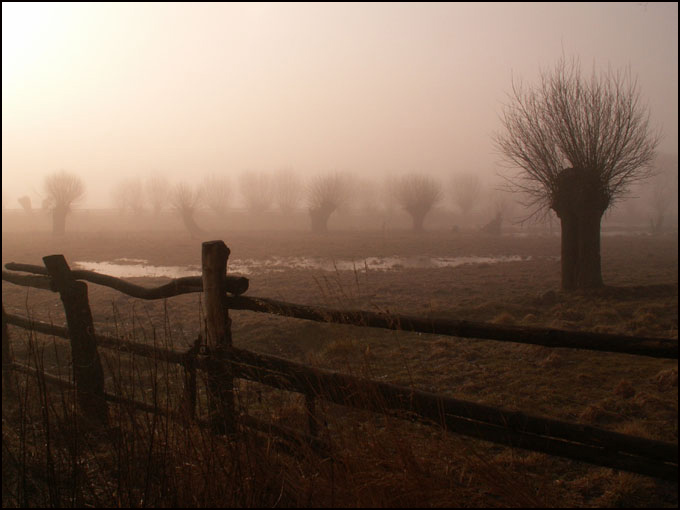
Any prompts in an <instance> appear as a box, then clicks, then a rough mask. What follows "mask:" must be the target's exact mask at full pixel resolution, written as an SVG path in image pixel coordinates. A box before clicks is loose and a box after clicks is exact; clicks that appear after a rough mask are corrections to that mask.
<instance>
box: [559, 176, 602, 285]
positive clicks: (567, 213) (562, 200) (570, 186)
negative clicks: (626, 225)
mask: <svg viewBox="0 0 680 510" xmlns="http://www.w3.org/2000/svg"><path fill="white" fill-rule="evenodd" d="M608 206H609V197H608V195H607V193H606V191H605V190H604V189H603V187H602V186H601V185H600V183H599V181H598V179H597V178H596V176H595V174H594V173H590V172H587V171H583V170H578V169H574V168H567V169H565V170H563V171H562V172H561V173H560V175H559V177H558V184H557V187H556V192H555V197H554V200H553V203H552V208H553V209H554V211H555V212H556V213H557V216H558V217H559V218H560V222H561V227H562V249H561V255H562V289H563V290H575V289H589V288H594V287H601V286H602V285H603V281H602V264H601V258H600V222H601V220H602V215H603V214H604V211H605V210H606V209H607V207H608Z"/></svg>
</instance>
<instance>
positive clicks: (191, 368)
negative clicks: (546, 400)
mask: <svg viewBox="0 0 680 510" xmlns="http://www.w3.org/2000/svg"><path fill="white" fill-rule="evenodd" d="M228 257H229V249H228V248H227V247H226V245H225V244H224V243H223V242H222V241H210V242H206V243H203V247H202V276H200V277H185V278H178V279H175V280H173V281H171V282H170V283H168V284H166V285H163V286H160V287H156V288H152V289H149V288H144V287H141V286H138V285H134V284H132V283H129V282H126V281H124V280H121V279H118V278H114V277H111V276H108V275H102V274H99V273H95V272H92V271H79V270H71V269H70V268H69V266H68V264H67V263H66V260H65V259H64V257H63V256H62V255H53V256H48V257H44V258H43V261H44V263H45V266H44V267H42V266H35V265H28V264H17V263H8V264H6V265H5V267H6V268H7V269H8V270H9V271H5V270H3V271H2V279H3V280H6V281H8V282H12V283H14V284H17V285H23V286H30V287H36V288H40V289H47V290H51V291H53V292H59V294H60V296H61V300H62V302H63V305H64V309H65V313H66V321H67V327H66V328H64V327H57V326H53V325H50V324H46V323H42V322H39V321H33V320H28V319H25V318H22V317H19V316H15V315H10V314H6V313H5V310H4V304H3V314H2V321H3V337H2V342H3V383H4V382H5V381H6V378H7V377H8V376H9V370H10V369H15V370H21V371H24V372H31V371H33V369H31V368H30V367H27V366H25V365H22V364H20V363H15V362H12V361H11V360H10V358H9V343H8V342H9V340H8V332H7V324H12V325H15V326H18V327H21V328H26V329H31V330H34V331H37V332H40V333H45V334H50V335H54V336H57V337H62V338H67V339H70V343H71V350H72V361H73V375H74V382H75V385H76V388H77V389H78V392H77V395H78V404H79V406H80V408H81V410H82V412H83V414H84V415H85V416H88V417H90V418H91V419H92V420H93V421H94V422H95V423H96V422H102V423H106V422H107V420H108V410H107V404H106V402H107V401H112V402H125V403H128V404H131V405H134V406H136V407H138V408H140V409H142V410H145V411H151V412H163V411H161V410H159V409H158V408H154V407H153V406H151V405H149V404H145V403H142V402H133V401H128V400H124V399H123V398H121V397H119V396H114V395H110V394H107V393H106V392H105V391H104V378H103V371H102V367H101V362H100V359H99V354H98V350H97V349H98V347H102V348H111V349H118V350H125V351H128V352H131V353H134V354H136V355H140V356H146V357H150V358H153V359H156V360H162V361H165V362H168V363H176V364H179V365H181V366H183V367H184V370H185V381H184V388H185V390H184V401H185V405H184V407H183V411H182V416H183V417H184V418H186V417H187V416H189V417H194V418H195V407H196V394H197V390H196V370H202V371H204V372H205V373H206V374H207V395H208V416H209V419H208V421H207V422H206V423H204V424H205V425H208V426H211V427H212V428H213V430H215V431H216V432H218V433H233V432H234V431H235V430H236V428H237V426H238V425H240V426H247V427H254V428H259V429H263V430H269V431H274V432H278V433H280V434H282V435H284V436H285V437H287V438H290V439H293V440H295V441H298V442H300V441H307V442H311V443H312V444H315V445H317V446H320V445H322V443H321V442H320V441H319V440H318V437H319V436H318V432H319V424H318V421H317V419H316V418H315V414H314V409H315V401H316V399H319V398H320V399H325V400H327V401H330V402H334V403H336V404H340V405H344V406H350V407H354V408H358V409H364V410H369V411H373V412H378V413H385V414H388V415H393V416H397V417H400V418H406V419H409V420H420V421H423V422H425V423H429V424H433V425H438V426H441V427H444V428H445V429H446V430H449V431H451V432H454V433H458V434H463V435H467V436H471V437H475V438H480V439H484V440H487V441H492V442H495V443H499V444H503V445H507V446H511V447H519V448H524V449H528V450H533V451H538V452H543V453H548V454H551V455H557V456H561V457H566V458H570V459H576V460H580V461H584V462H588V463H592V464H596V465H601V466H606V467H610V468H615V469H621V470H625V471H631V472H636V473H641V474H645V475H649V476H653V477H658V478H663V479H667V480H673V481H676V480H677V476H678V446H677V444H674V443H668V442H663V441H656V440H651V439H645V438H640V437H634V436H630V435H626V434H621V433H617V432H612V431H607V430H603V429H599V428H596V427H591V426H587V425H582V424H577V423H569V422H564V421H560V420H555V419H550V418H545V417H537V416H532V415H529V414H526V413H522V412H518V411H509V410H505V409H500V408H496V407H492V406H487V405H483V404H478V403H475V402H470V401H464V400H459V399H455V398H451V397H446V396H443V395H438V394H433V393H429V392H425V391H420V390H416V389H413V388H407V387H401V386H396V385H393V384H388V383H380V382H376V381H371V380H367V379H362V378H358V377H353V376H350V375H345V374H340V373H337V372H332V371H328V370H322V369H319V368H313V367H310V366H306V365H303V364H300V363H295V362H292V361H289V360H285V359H281V358H278V357H275V356H268V355H262V354H257V353H254V352H251V351H247V350H243V349H238V348H235V347H233V345H232V341H231V319H230V318H229V310H230V309H238V310H252V311H256V312H264V313H271V314H277V315H282V316H287V317H295V318H298V319H306V320H314V321H320V322H332V323H340V324H353V325H357V326H363V327H377V328H387V329H393V330H402V331H417V332H422V333H434V334H438V335H449V336H455V337H468V338H480V339H488V340H496V341H511V342H518V343H528V344H534V345H543V346H547V347H568V348H578V349H590V350H597V351H606V352H618V353H628V354H633V355H640V356H651V357H657V358H670V359H677V358H678V342H677V340H673V339H666V338H638V337H631V336H625V335H611V334H601V333H589V332H573V331H561V330H554V329H545V328H526V327H516V326H500V325H496V324H489V323H482V322H472V321H463V320H436V319H426V318H419V317H410V316H405V315H398V314H386V313H375V312H367V311H354V310H336V309H329V308H324V307H313V306H303V305H298V304H292V303H286V302H282V301H276V300H272V299H265V298H256V297H246V296H243V294H244V293H245V292H246V291H247V289H248V280H247V279H246V278H243V277H233V276H228V275H227V271H226V268H227V260H228ZM17 272H22V273H32V274H30V275H26V274H19V273H17ZM83 280H85V281H89V282H91V283H96V284H99V285H105V286H108V287H111V288H113V289H116V290H118V291H120V292H122V293H124V294H127V295H130V296H133V297H137V298H141V299H161V298H168V297H172V296H177V295H180V294H185V293H190V292H203V293H204V308H205V311H206V338H205V339H204V341H203V342H202V344H203V345H199V341H197V342H196V344H195V345H194V346H193V347H192V348H191V349H189V351H187V352H186V353H181V352H177V351H173V350H169V349H163V348H157V347H152V346H149V345H144V344H139V343H133V342H130V341H126V340H123V339H119V338H112V337H107V336H102V335H96V334H95V331H94V325H93V321H92V313H91V311H90V307H89V302H88V297H87V285H86V284H85V283H84V282H83ZM199 340H200V337H199ZM44 377H45V379H46V380H48V381H50V382H53V383H55V384H61V385H67V384H69V383H68V382H66V381H63V380H61V379H59V378H57V377H54V376H50V375H49V374H45V375H44ZM234 378H242V379H246V380H251V381H256V382H259V383H262V384H265V385H268V386H271V387H274V388H279V389H283V390H288V391H294V392H299V393H301V394H303V395H305V404H306V407H307V410H308V415H309V423H308V433H307V434H302V435H301V434H299V433H296V432H295V431H291V430H288V429H285V428H283V427H272V425H270V424H264V423H263V422H260V421H258V420H256V419H255V418H253V417H250V416H247V415H237V413H236V412H235V406H234V393H233V388H234V382H233V380H234ZM5 387H10V386H9V385H8V384H5V383H4V384H3V388H5ZM178 417H180V416H179V414H178Z"/></svg>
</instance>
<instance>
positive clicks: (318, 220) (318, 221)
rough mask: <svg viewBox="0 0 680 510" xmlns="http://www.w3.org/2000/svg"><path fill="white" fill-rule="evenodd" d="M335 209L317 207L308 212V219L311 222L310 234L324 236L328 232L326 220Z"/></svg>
mask: <svg viewBox="0 0 680 510" xmlns="http://www.w3.org/2000/svg"><path fill="white" fill-rule="evenodd" d="M334 210H335V209H330V208H328V207H319V208H316V209H310V210H309V217H310V218H311V220H312V232H314V233H315V234H325V233H327V232H328V220H329V219H330V217H331V214H332V213H333V211H334Z"/></svg>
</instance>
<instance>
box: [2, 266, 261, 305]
mask: <svg viewBox="0 0 680 510" xmlns="http://www.w3.org/2000/svg"><path fill="white" fill-rule="evenodd" d="M5 267H6V268H7V269H9V270H12V271H21V272H24V273H33V274H38V275H47V274H48V273H47V269H45V268H44V267H42V266H35V265H32V264H18V263H16V262H8V263H7V264H5ZM6 273H7V272H6V271H3V272H2V279H3V280H7V281H11V280H9V278H10V277H11V276H12V275H10V274H9V273H7V275H6ZM6 276H7V278H6ZM14 276H16V275H14ZM71 277H72V278H73V279H74V280H86V281H88V282H91V283H96V284H97V285H104V286H105V287H111V288H112V289H116V290H118V291H120V292H122V293H123V294H127V295H128V296H131V297H136V298H139V299H149V300H151V299H163V298H169V297H174V296H179V295H180V294H189V293H192V292H203V280H202V277H200V276H185V277H183V278H175V279H173V280H172V281H170V282H169V283H166V284H165V285H161V286H160V287H154V288H147V287H142V286H141V285H135V284H134V283H130V282H128V281H125V280H122V279H120V278H116V277H115V276H109V275H107V274H101V273H97V272H95V271H86V270H83V269H74V270H71ZM13 283H14V282H13ZM20 285H21V284H20ZM248 285H249V281H248V278H245V277H243V276H227V280H226V286H227V292H229V293H231V294H234V295H239V294H243V293H244V292H246V291H247V290H248ZM40 288H44V287H40Z"/></svg>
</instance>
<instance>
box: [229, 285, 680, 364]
mask: <svg viewBox="0 0 680 510" xmlns="http://www.w3.org/2000/svg"><path fill="white" fill-rule="evenodd" d="M226 306H228V307H229V308H231V309H232V310H251V311H254V312H264V313H271V314H275V315H281V316H285V317H295V318H297V319H306V320H312V321H317V322H332V323H336V324H351V325H354V326H363V327H372V328H385V329H393V330H398V331H417V332H420V333H431V334H436V335H447V336H458V337H464V338H481V339H485V340H497V341H501V342H517V343H523V344H532V345H543V346H545V347H564V348H570V349H587V350H593V351H604V352H618V353H625V354H634V355H637V356H650V357H654V358H669V359H678V340H677V339H672V338H643V337H633V336H627V335H613V334H607V333H591V332H589V331H565V330H560V329H548V328H535V327H525V326H511V325H499V324H492V323H488V322H475V321H467V320H458V319H427V318H423V317H411V316H408V315H401V314H392V313H383V312H368V311H363V310H338V309H333V308H324V307H321V306H307V305H298V304H293V303H286V302H284V301H277V300H275V299H269V298H258V297H250V296H236V297H228V298H227V305H226Z"/></svg>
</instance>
